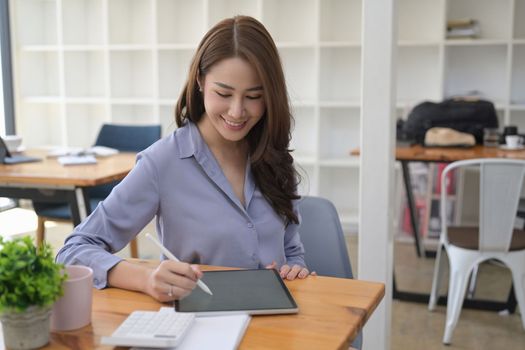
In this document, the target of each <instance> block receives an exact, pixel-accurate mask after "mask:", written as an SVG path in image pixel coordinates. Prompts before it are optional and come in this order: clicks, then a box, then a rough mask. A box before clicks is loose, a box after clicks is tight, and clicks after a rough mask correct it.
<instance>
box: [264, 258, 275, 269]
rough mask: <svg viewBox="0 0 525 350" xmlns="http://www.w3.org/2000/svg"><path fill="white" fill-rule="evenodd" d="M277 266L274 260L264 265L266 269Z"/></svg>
mask: <svg viewBox="0 0 525 350" xmlns="http://www.w3.org/2000/svg"><path fill="white" fill-rule="evenodd" d="M276 267H277V263H276V262H275V260H274V261H272V263H271V264H270V265H266V268H267V269H268V270H271V269H275V268H276Z"/></svg>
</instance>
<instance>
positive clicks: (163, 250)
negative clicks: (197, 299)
mask: <svg viewBox="0 0 525 350" xmlns="http://www.w3.org/2000/svg"><path fill="white" fill-rule="evenodd" d="M146 237H148V238H149V240H150V241H152V242H153V243H155V245H156V246H157V247H159V248H160V250H162V253H163V254H164V255H166V256H167V257H168V259H170V260H173V261H177V262H180V260H179V259H177V258H176V257H175V255H173V254H172V253H171V252H170V251H169V250H168V249H167V248H166V247H165V246H163V245H162V244H161V243H160V242H159V241H158V240H157V239H156V238H155V237H153V236H152V235H150V234H149V233H146ZM197 285H198V286H199V287H200V288H201V289H202V290H203V291H204V292H206V293H208V294H209V295H213V293H212V292H211V290H210V288H208V286H207V285H206V284H205V283H204V282H202V281H201V280H198V281H197Z"/></svg>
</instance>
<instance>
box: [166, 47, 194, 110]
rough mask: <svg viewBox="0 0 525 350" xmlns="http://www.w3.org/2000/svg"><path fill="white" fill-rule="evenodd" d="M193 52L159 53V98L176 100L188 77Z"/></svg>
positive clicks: (169, 51) (167, 51) (168, 51)
mask: <svg viewBox="0 0 525 350" xmlns="http://www.w3.org/2000/svg"><path fill="white" fill-rule="evenodd" d="M193 53H194V51H193V50H161V51H159V54H158V57H159V96H160V98H162V99H175V100H176V99H178V97H179V95H180V93H181V91H182V87H183V86H184V83H185V82H186V79H187V77H188V71H189V69H190V63H191V59H192V57H193Z"/></svg>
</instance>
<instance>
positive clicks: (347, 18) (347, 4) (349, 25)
mask: <svg viewBox="0 0 525 350" xmlns="http://www.w3.org/2000/svg"><path fill="white" fill-rule="evenodd" d="M319 3H320V16H321V17H320V32H321V34H320V36H321V41H322V42H327V43H328V42H349V43H355V44H360V43H361V13H362V9H361V7H362V5H361V0H323V1H320V2H319Z"/></svg>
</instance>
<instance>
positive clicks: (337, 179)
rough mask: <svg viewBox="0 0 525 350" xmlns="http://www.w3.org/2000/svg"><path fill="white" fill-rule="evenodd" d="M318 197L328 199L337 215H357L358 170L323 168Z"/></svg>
mask: <svg viewBox="0 0 525 350" xmlns="http://www.w3.org/2000/svg"><path fill="white" fill-rule="evenodd" d="M319 173H320V175H319V176H320V187H319V196H321V197H324V198H327V199H329V200H330V201H331V202H332V203H334V205H335V206H336V208H337V210H338V211H339V214H340V215H342V216H344V215H345V213H357V212H358V206H359V203H358V202H359V169H358V168H333V167H324V168H321V169H320V171H319Z"/></svg>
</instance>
